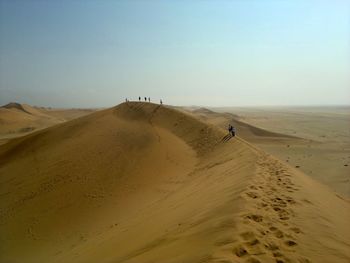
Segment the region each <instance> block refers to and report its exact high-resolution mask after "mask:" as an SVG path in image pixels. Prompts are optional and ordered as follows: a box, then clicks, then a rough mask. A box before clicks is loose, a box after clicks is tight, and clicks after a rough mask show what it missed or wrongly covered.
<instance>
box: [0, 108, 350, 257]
mask: <svg viewBox="0 0 350 263" xmlns="http://www.w3.org/2000/svg"><path fill="white" fill-rule="evenodd" d="M248 130H249V129H248ZM258 131H260V130H259V129H258ZM262 132H263V133H264V134H265V131H262ZM252 134H254V132H253V133H252ZM269 134H270V133H267V134H265V135H266V137H268V135H269ZM225 135H226V133H225V132H224V131H223V130H222V129H220V128H218V127H217V126H215V125H213V124H208V123H205V122H202V121H200V120H198V118H195V117H193V116H192V115H190V114H187V113H184V112H180V111H178V110H175V109H172V108H169V107H167V106H159V105H155V104H151V103H131V102H129V103H123V104H120V105H118V106H116V107H114V108H110V109H106V110H102V111H98V112H95V113H92V114H90V115H87V116H84V117H81V118H77V119H74V120H71V121H68V122H65V123H62V124H58V125H55V126H52V127H50V128H47V129H44V130H40V131H37V132H34V133H31V134H28V135H26V136H24V137H20V138H16V139H13V140H10V141H9V142H8V143H6V144H4V145H2V146H0V180H1V183H0V186H1V187H0V211H1V213H0V233H1V235H0V243H1V246H0V249H1V250H0V262H87V263H88V262H137V263H140V262H221V263H223V262H349V260H350V230H349V227H348V224H349V223H348V222H349V219H350V204H349V201H348V200H346V199H344V198H341V197H339V196H338V195H336V194H335V193H334V192H333V191H332V190H330V189H329V188H328V187H327V186H324V185H322V184H320V183H318V182H317V181H315V180H313V179H312V178H310V177H308V176H306V175H304V174H303V173H302V172H301V171H300V170H298V169H295V168H293V167H291V166H289V165H288V164H285V163H283V162H281V161H279V160H278V159H276V158H275V157H273V156H271V155H269V154H267V153H265V152H263V151H262V150H260V149H259V148H257V147H256V146H255V145H253V144H251V143H249V142H247V141H246V140H244V139H242V138H240V137H236V138H231V139H230V140H228V141H223V138H224V137H225ZM274 136H275V135H274ZM276 136H282V138H283V139H286V140H290V139H291V137H289V136H284V135H276ZM273 138H274V137H273ZM292 139H294V138H292ZM298 140H299V139H298Z"/></svg>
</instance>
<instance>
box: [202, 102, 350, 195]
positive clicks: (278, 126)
mask: <svg viewBox="0 0 350 263" xmlns="http://www.w3.org/2000/svg"><path fill="white" fill-rule="evenodd" d="M349 109H350V108H349V107H294V108H288V107H280V108H275V107H270V108H269V107H265V108H222V109H220V108H219V109H215V110H217V111H220V112H215V113H214V114H206V113H205V111H202V113H201V114H202V115H204V116H205V118H207V119H208V121H209V122H211V123H213V124H215V125H217V126H218V127H225V125H227V123H229V122H230V121H231V120H232V119H233V122H234V121H235V120H238V121H239V122H243V123H247V124H248V125H249V126H251V127H255V128H258V127H259V128H261V129H264V130H268V131H273V133H279V134H286V135H289V136H290V138H286V137H281V136H275V137H273V136H272V137H266V136H254V134H252V133H251V132H250V133H249V132H248V133H247V132H246V131H245V129H244V128H242V127H241V126H239V124H238V125H237V127H238V134H239V135H240V136H242V137H243V138H244V139H246V140H248V141H249V142H252V143H254V144H255V145H256V146H258V147H259V148H262V149H263V150H264V151H267V152H268V153H270V154H272V155H274V156H276V157H278V158H279V159H280V160H282V161H284V162H286V163H288V164H289V165H292V166H293V167H298V169H300V170H301V171H303V172H304V173H306V174H307V175H309V176H311V177H312V178H314V179H316V180H318V181H320V182H322V183H324V184H326V185H328V186H330V187H331V188H332V189H333V190H335V191H336V192H338V193H339V194H341V195H343V196H346V197H348V198H349V197H350V178H349V174H350V170H349V169H350V122H349V119H350V111H349ZM227 111H228V112H233V113H234V114H231V113H227ZM196 115H198V114H196ZM230 118H231V119H230ZM225 121H226V123H225ZM252 135H253V136H252ZM294 136H295V137H294ZM298 138H299V139H298ZM300 138H302V139H300Z"/></svg>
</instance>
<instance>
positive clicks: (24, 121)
mask: <svg viewBox="0 0 350 263" xmlns="http://www.w3.org/2000/svg"><path fill="white" fill-rule="evenodd" d="M92 111H93V110H92V109H51V108H42V107H41V108H39V107H33V106H30V105H27V104H20V103H15V102H11V103H8V104H6V105H4V106H2V107H0V144H3V143H5V142H7V141H8V140H9V139H12V138H15V137H19V136H23V135H26V134H29V133H31V132H33V131H36V130H40V129H43V128H47V127H50V126H52V125H55V124H58V123H62V122H65V121H68V120H71V119H74V118H78V117H81V116H84V115H86V114H89V113H91V112H92Z"/></svg>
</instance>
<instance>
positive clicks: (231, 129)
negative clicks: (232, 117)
mask: <svg viewBox="0 0 350 263" xmlns="http://www.w3.org/2000/svg"><path fill="white" fill-rule="evenodd" d="M228 130H229V132H230V133H231V135H232V137H235V136H236V129H235V127H233V126H232V125H231V124H230V125H229V128H228Z"/></svg>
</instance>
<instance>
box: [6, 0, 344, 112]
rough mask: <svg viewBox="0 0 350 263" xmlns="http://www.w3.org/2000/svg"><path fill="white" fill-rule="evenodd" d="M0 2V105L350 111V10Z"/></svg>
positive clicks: (278, 4)
mask: <svg viewBox="0 0 350 263" xmlns="http://www.w3.org/2000/svg"><path fill="white" fill-rule="evenodd" d="M0 3H1V4H0V103H1V104H5V103H7V102H9V101H18V102H23V103H28V104H34V105H41V106H54V107H57V106H61V107H72V106H75V107H100V106H112V105H115V104H118V103H119V102H121V101H122V100H124V98H125V97H128V98H130V99H134V98H136V97H138V96H139V95H140V96H150V97H151V98H154V99H157V101H158V99H159V98H162V99H163V100H164V101H165V103H171V104H176V105H208V106H224V105H225V106H237V105H239V106H242V105H286V104H287V105H305V104H350V74H349V73H350V1H346V0H344V1H339V0H338V1H337V0H329V1H322V0H317V1H308V0H302V1H297V0H290V1H287V0H280V1H277V0H276V1H263V0H256V1H254V0H244V1H180V0H178V1H175V0H174V1H146V0H145V1H107V0H99V1H89V0H87V1H77V0H70V1H62V0H57V1H54V0H51V1H49V0H47V1H44V0H42V1H29V0H23V1H14V0H9V1H4V0H0Z"/></svg>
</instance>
